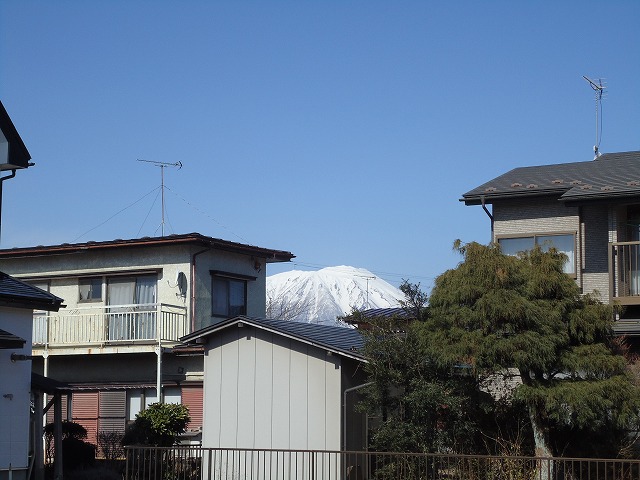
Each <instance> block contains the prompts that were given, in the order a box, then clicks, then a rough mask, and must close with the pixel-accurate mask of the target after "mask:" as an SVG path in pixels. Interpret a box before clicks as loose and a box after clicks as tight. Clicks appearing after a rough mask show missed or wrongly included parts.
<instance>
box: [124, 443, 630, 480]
mask: <svg viewBox="0 0 640 480" xmlns="http://www.w3.org/2000/svg"><path fill="white" fill-rule="evenodd" d="M125 479H127V480H168V479H172V480H200V479H202V480H276V479H277V480H374V479H375V480H392V479H393V480H400V479H402V480H419V479H420V480H422V479H424V480H490V479H498V480H632V479H640V460H612V459H592V458H533V457H504V456H484V455H482V456H481V455H444V454H414V453H379V452H337V451H318V450H308V451H307V450H261V449H221V448H201V447H174V448H154V447H127V462H126V475H125Z"/></svg>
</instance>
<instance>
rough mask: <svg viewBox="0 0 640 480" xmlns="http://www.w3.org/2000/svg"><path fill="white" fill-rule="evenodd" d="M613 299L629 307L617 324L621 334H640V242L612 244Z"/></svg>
mask: <svg viewBox="0 0 640 480" xmlns="http://www.w3.org/2000/svg"><path fill="white" fill-rule="evenodd" d="M609 299H610V300H611V301H612V302H614V303H617V304H618V305H621V306H623V307H626V308H625V311H624V312H623V314H622V315H621V317H620V318H618V319H617V320H616V322H615V324H614V331H615V332H616V333H617V334H620V335H634V336H636V335H639V334H640V241H634V242H614V243H610V244H609Z"/></svg>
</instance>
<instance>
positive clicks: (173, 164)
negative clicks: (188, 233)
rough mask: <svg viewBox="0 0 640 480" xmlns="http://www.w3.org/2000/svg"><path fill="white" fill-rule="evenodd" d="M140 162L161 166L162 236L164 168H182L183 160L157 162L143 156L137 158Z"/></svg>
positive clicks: (161, 228)
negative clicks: (142, 157)
mask: <svg viewBox="0 0 640 480" xmlns="http://www.w3.org/2000/svg"><path fill="white" fill-rule="evenodd" d="M137 160H138V161H139V162H146V163H151V164H153V165H155V166H156V167H160V193H161V194H162V213H161V218H162V222H161V223H160V230H161V232H162V236H163V237H164V210H165V207H164V169H165V168H167V167H177V168H178V170H180V169H181V168H182V162H176V163H166V162H155V161H153V160H142V159H141V158H138V159H137Z"/></svg>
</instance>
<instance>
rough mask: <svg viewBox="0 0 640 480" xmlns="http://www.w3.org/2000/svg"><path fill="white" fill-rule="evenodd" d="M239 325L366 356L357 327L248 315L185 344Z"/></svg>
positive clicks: (205, 331)
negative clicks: (361, 351) (251, 326)
mask: <svg viewBox="0 0 640 480" xmlns="http://www.w3.org/2000/svg"><path fill="white" fill-rule="evenodd" d="M239 322H244V323H246V324H248V325H253V326H255V327H257V328H262V329H266V330H271V331H274V332H276V333H280V334H283V335H286V336H291V337H293V338H296V339H298V340H301V341H303V342H307V343H311V344H313V345H315V346H318V347H320V348H327V349H329V350H333V351H335V352H338V353H344V354H346V355H348V356H352V357H353V356H355V357H361V356H362V354H361V353H359V352H360V350H361V349H362V347H363V346H364V338H363V337H362V334H361V333H360V332H359V331H358V330H355V329H353V328H346V327H334V326H330V325H317V324H313V323H305V322H291V321H284V320H272V319H265V318H253V317H244V316H240V317H234V318H229V319H227V320H223V321H222V322H218V323H215V324H213V325H210V326H208V327H205V328H203V329H201V330H198V331H197V332H193V333H191V334H189V335H186V336H185V337H183V338H182V339H181V340H182V341H183V342H191V341H194V340H195V339H197V338H200V337H205V336H208V335H210V334H213V333H215V332H218V331H220V330H223V329H225V328H227V327H229V326H231V325H235V324H237V323H239Z"/></svg>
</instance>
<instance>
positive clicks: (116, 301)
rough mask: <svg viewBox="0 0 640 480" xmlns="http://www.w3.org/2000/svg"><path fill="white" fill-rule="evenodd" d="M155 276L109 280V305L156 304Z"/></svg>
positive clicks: (112, 278)
mask: <svg viewBox="0 0 640 480" xmlns="http://www.w3.org/2000/svg"><path fill="white" fill-rule="evenodd" d="M157 283H158V279H157V277H156V276H155V275H141V276H136V277H111V278H109V279H108V280H107V285H108V289H109V291H108V294H109V295H108V296H109V298H108V301H109V305H131V304H135V305H141V304H153V303H156V284H157Z"/></svg>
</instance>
